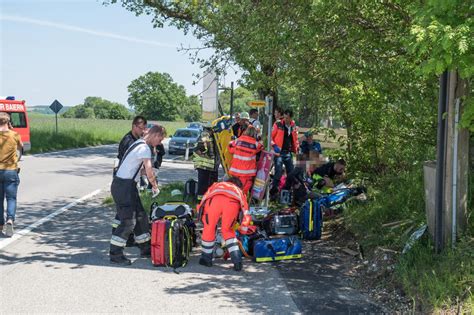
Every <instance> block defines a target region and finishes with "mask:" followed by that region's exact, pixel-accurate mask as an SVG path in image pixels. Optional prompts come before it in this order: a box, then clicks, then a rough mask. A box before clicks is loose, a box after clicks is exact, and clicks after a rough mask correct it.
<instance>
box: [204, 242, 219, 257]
mask: <svg viewBox="0 0 474 315" xmlns="http://www.w3.org/2000/svg"><path fill="white" fill-rule="evenodd" d="M215 244H216V241H210V242H207V241H204V240H201V247H202V252H203V253H205V254H208V255H210V254H212V252H213V251H214V245H215Z"/></svg>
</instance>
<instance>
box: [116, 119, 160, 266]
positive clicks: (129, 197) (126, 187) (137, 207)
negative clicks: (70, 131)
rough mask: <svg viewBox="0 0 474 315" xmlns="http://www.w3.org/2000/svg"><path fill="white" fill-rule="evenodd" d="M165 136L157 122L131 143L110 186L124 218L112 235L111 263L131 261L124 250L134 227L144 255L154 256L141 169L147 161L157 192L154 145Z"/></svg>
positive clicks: (150, 177) (146, 165) (146, 164)
mask: <svg viewBox="0 0 474 315" xmlns="http://www.w3.org/2000/svg"><path fill="white" fill-rule="evenodd" d="M165 136H166V130H165V128H164V127H162V126H158V125H155V126H153V127H152V128H150V130H149V131H148V133H147V134H146V135H145V137H144V138H143V139H139V140H137V141H135V142H134V143H133V144H132V145H131V146H130V147H129V149H128V150H127V151H126V152H125V154H124V156H123V158H122V160H121V161H120V165H119V166H118V169H117V174H116V175H115V176H114V179H113V181H112V185H111V188H110V191H111V193H112V197H113V199H114V202H115V204H116V206H117V217H118V219H119V220H120V224H119V225H118V227H117V228H116V229H115V231H114V232H113V233H112V238H111V239H110V253H109V254H110V262H111V263H116V264H121V265H130V264H131V261H130V259H128V258H126V257H125V255H124V253H123V250H124V248H125V245H126V243H127V239H128V237H129V236H130V234H131V233H132V231H133V232H134V233H135V241H136V242H137V243H138V246H139V247H140V254H141V256H142V257H149V256H150V238H151V237H150V223H149V222H148V216H147V214H146V212H145V209H143V205H142V203H141V200H140V195H139V194H138V189H137V182H138V181H139V179H140V175H139V171H140V169H141V167H142V165H144V166H145V171H146V174H147V177H148V180H149V181H150V183H151V185H152V191H153V193H158V192H159V190H158V183H157V181H156V177H155V175H154V172H153V169H152V163H151V150H150V145H151V146H153V147H155V146H157V145H159V144H160V143H161V141H162V140H163V138H164V137H165Z"/></svg>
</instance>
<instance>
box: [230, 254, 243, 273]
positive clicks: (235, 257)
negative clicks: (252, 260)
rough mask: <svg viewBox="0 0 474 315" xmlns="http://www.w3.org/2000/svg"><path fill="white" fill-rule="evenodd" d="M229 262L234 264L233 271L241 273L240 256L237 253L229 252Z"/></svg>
mask: <svg viewBox="0 0 474 315" xmlns="http://www.w3.org/2000/svg"><path fill="white" fill-rule="evenodd" d="M230 260H232V262H233V263H234V270H235V271H241V270H242V256H241V255H240V252H239V251H233V252H230Z"/></svg>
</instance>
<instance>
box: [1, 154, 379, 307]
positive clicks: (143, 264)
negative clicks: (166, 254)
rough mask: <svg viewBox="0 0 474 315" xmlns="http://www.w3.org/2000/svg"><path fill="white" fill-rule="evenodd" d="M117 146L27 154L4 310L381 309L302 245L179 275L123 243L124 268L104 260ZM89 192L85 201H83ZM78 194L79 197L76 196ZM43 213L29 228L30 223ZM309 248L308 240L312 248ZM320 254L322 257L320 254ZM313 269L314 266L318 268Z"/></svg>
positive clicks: (6, 257)
mask: <svg viewBox="0 0 474 315" xmlns="http://www.w3.org/2000/svg"><path fill="white" fill-rule="evenodd" d="M116 150H117V147H116V146H101V147H94V148H85V149H77V150H69V151H63V152H58V153H49V154H41V155H34V156H25V157H24V159H23V161H22V163H21V167H22V171H21V184H20V189H19V195H18V204H19V207H18V211H17V213H18V215H17V221H16V223H17V225H16V231H17V232H20V233H17V235H16V238H14V239H7V238H2V237H0V313H25V312H30V313H31V312H32V313H78V312H80V313H132V312H133V313H170V312H173V313H250V312H252V313H283V314H291V313H308V314H310V313H324V314H327V313H333V314H345V313H379V312H382V311H384V309H382V308H380V307H378V306H377V305H376V304H375V303H373V302H371V301H370V300H369V299H368V298H367V297H366V296H364V295H362V294H360V293H359V292H357V290H355V289H353V288H352V287H350V286H349V285H348V284H347V282H346V281H342V280H341V278H344V275H343V271H342V270H338V268H337V265H335V264H336V263H337V260H335V259H334V258H333V257H332V258H331V255H330V254H328V253H324V250H323V249H321V248H320V249H318V248H317V247H314V248H313V247H312V246H313V245H311V244H312V243H309V244H306V245H305V248H306V250H307V251H311V253H309V252H308V253H305V257H306V258H305V260H301V261H295V262H294V263H290V262H287V263H284V264H254V263H251V262H249V261H245V266H244V272H242V273H237V272H234V271H233V270H232V268H231V264H230V263H228V262H224V261H223V260H220V261H219V260H218V261H216V263H215V266H214V267H213V268H206V267H203V266H200V265H199V264H198V263H197V260H198V254H199V252H198V250H195V251H194V253H193V256H192V259H191V261H190V263H189V265H188V266H186V267H185V268H182V269H181V270H180V273H179V274H176V273H174V272H173V271H172V270H169V269H166V268H154V267H152V266H151V263H150V261H149V260H147V259H142V258H139V256H138V249H136V248H127V250H126V251H127V254H128V255H129V256H130V257H131V258H132V259H133V264H132V265H131V266H129V267H116V266H113V265H110V264H109V262H108V255H107V254H108V247H109V240H110V220H111V219H112V218H113V216H114V211H113V209H112V208H110V207H106V206H103V204H102V200H103V199H104V198H105V197H108V196H109V195H110V193H109V186H110V181H111V169H112V164H113V158H114V156H115V153H116ZM194 176H195V172H194V170H193V167H192V165H190V164H184V163H179V162H178V163H169V162H164V163H163V166H162V168H161V170H160V174H159V178H160V181H161V182H162V183H166V182H172V181H185V180H186V179H188V178H189V177H194ZM84 196H86V199H85V200H80V198H83V197H84ZM78 200H79V201H78ZM48 215H49V218H50V220H48V221H45V222H44V223H43V224H41V225H39V226H38V227H36V228H35V229H33V230H31V231H30V230H29V229H27V227H28V226H30V225H31V224H35V223H38V222H39V223H41V222H42V221H41V219H43V220H44V218H45V217H47V216H48ZM308 246H310V247H308ZM320 253H324V255H323V256H324V257H320V255H319V254H320ZM316 267H317V268H316Z"/></svg>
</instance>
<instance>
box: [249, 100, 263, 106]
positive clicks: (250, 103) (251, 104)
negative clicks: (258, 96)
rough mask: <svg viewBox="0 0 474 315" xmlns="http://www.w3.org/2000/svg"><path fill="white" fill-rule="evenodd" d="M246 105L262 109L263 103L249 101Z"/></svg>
mask: <svg viewBox="0 0 474 315" xmlns="http://www.w3.org/2000/svg"><path fill="white" fill-rule="evenodd" d="M247 105H248V106H250V107H264V106H265V101H250V102H248V103H247Z"/></svg>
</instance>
